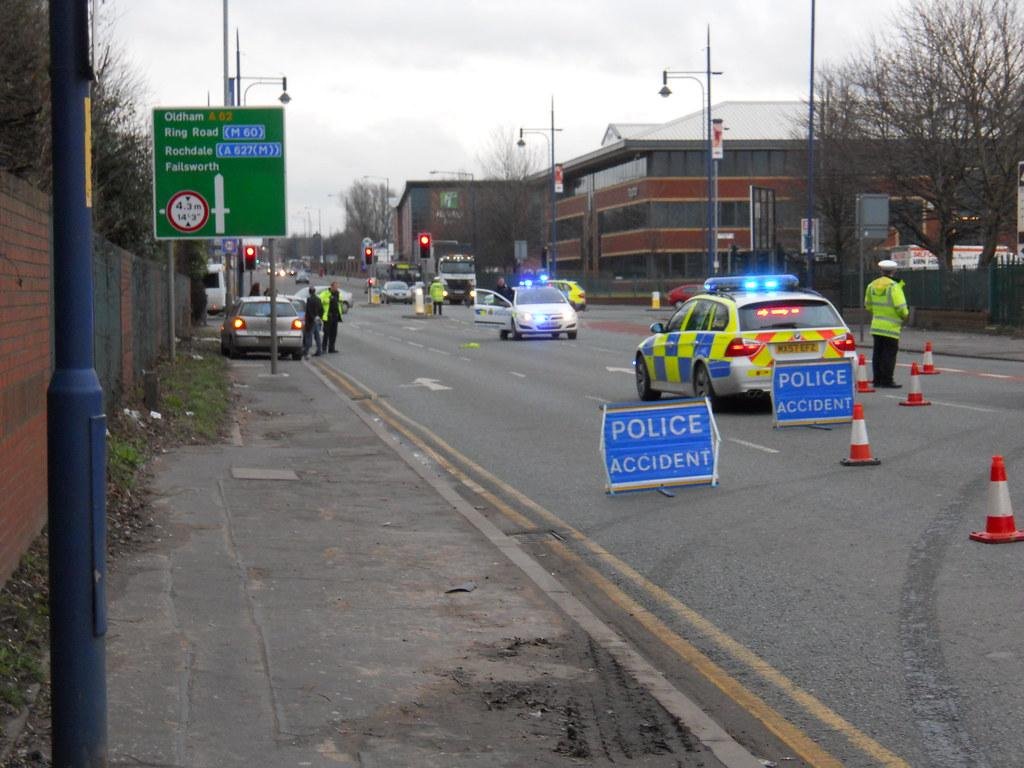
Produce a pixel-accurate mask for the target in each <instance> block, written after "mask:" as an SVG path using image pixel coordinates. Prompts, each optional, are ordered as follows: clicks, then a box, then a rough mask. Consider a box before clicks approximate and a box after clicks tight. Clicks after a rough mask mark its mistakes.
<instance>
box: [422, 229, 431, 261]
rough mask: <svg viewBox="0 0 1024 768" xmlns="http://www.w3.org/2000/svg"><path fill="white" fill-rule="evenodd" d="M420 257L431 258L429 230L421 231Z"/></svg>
mask: <svg viewBox="0 0 1024 768" xmlns="http://www.w3.org/2000/svg"><path fill="white" fill-rule="evenodd" d="M420 258H421V259H429V258H430V233H429V232H421V233H420Z"/></svg>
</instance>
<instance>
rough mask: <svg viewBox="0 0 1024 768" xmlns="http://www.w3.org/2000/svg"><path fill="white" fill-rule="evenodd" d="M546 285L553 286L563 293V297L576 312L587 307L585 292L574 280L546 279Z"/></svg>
mask: <svg viewBox="0 0 1024 768" xmlns="http://www.w3.org/2000/svg"><path fill="white" fill-rule="evenodd" d="M548 285H551V286H554V287H555V288H557V289H558V290H560V291H561V292H562V293H563V294H565V298H567V299H568V300H569V303H570V304H572V308H573V309H575V310H576V311H577V312H582V311H583V310H584V309H586V308H587V292H586V291H584V290H583V286H581V285H580V284H579V283H577V282H576V281H575V280H557V279H556V280H548Z"/></svg>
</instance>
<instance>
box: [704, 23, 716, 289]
mask: <svg viewBox="0 0 1024 768" xmlns="http://www.w3.org/2000/svg"><path fill="white" fill-rule="evenodd" d="M707 63H708V68H707V78H708V124H707V131H708V210H707V213H706V216H707V221H706V222H705V223H704V227H705V229H706V231H707V239H708V277H711V276H712V275H714V274H715V248H716V246H717V245H718V244H717V243H715V242H714V241H713V240H714V238H715V237H716V234H715V232H714V224H713V222H714V220H715V191H714V183H715V182H714V179H713V178H712V177H713V174H714V166H713V161H712V159H711V144H712V138H711V27H710V25H709V26H708V47H707Z"/></svg>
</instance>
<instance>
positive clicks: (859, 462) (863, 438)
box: [839, 403, 882, 467]
mask: <svg viewBox="0 0 1024 768" xmlns="http://www.w3.org/2000/svg"><path fill="white" fill-rule="evenodd" d="M839 463H840V464H842V465H843V466H844V467H864V466H874V465H875V464H881V463H882V461H881V459H876V458H874V457H872V455H871V446H870V445H868V428H867V426H865V424H864V406H863V405H861V404H860V403H854V404H853V429H852V430H851V434H850V458H848V459H840V460H839Z"/></svg>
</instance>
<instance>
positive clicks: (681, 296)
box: [665, 283, 704, 309]
mask: <svg viewBox="0 0 1024 768" xmlns="http://www.w3.org/2000/svg"><path fill="white" fill-rule="evenodd" d="M698 293H704V283H683V284H682V285H677V286H676V287H675V288H673V289H672V290H671V291H669V292H668V293H667V294H665V299H666V300H667V301H668V303H669V304H671V305H672V306H673V307H675V308H676V309H679V307H681V306H683V304H684V303H685V302H687V301H689V300H690V299H691V298H693V297H694V296H696V295H697V294H698Z"/></svg>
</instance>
